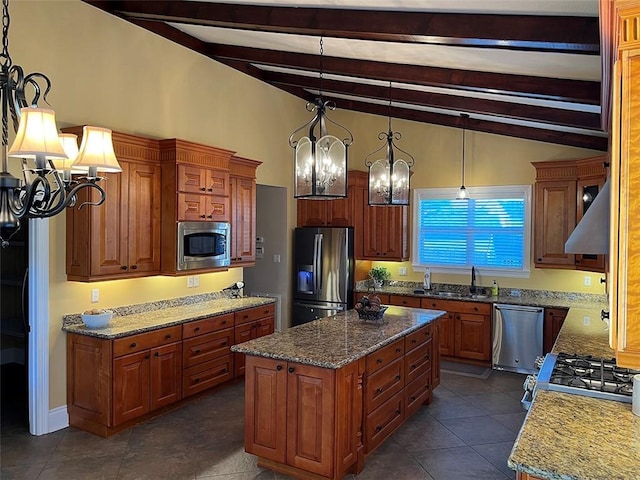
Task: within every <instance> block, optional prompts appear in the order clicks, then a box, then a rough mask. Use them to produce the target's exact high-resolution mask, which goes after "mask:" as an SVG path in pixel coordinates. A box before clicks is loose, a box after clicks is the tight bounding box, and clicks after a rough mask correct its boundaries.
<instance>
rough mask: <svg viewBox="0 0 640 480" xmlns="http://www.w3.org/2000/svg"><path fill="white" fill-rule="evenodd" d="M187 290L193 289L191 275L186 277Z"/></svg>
mask: <svg viewBox="0 0 640 480" xmlns="http://www.w3.org/2000/svg"><path fill="white" fill-rule="evenodd" d="M187 288H193V277H192V276H191V275H189V276H188V277H187Z"/></svg>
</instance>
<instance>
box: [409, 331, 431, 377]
mask: <svg viewBox="0 0 640 480" xmlns="http://www.w3.org/2000/svg"><path fill="white" fill-rule="evenodd" d="M430 369H431V341H429V342H427V343H425V344H423V345H421V346H420V348H416V349H414V350H411V351H410V352H409V353H407V354H406V355H405V357H404V371H405V376H406V378H405V384H408V383H410V382H413V381H414V380H415V379H416V378H418V377H419V376H420V375H422V374H423V373H424V372H425V371H426V370H430Z"/></svg>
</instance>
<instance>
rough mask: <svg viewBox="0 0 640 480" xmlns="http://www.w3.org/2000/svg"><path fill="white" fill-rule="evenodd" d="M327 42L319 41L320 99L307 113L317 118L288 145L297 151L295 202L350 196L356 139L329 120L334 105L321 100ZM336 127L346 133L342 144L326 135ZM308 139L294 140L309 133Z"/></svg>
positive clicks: (304, 137)
mask: <svg viewBox="0 0 640 480" xmlns="http://www.w3.org/2000/svg"><path fill="white" fill-rule="evenodd" d="M323 53H324V41H323V38H322V37H320V89H319V95H318V97H317V98H316V99H315V100H314V101H313V102H309V103H307V106H306V108H307V111H308V112H315V115H314V117H313V118H312V119H311V120H310V121H309V122H307V123H305V124H304V125H303V126H301V127H300V128H298V129H297V130H295V131H294V132H293V133H292V134H291V135H290V136H289V145H290V146H291V148H293V149H294V159H295V163H294V166H295V171H294V186H293V196H294V197H295V198H309V199H331V198H343V197H346V196H347V149H348V148H349V146H350V145H351V144H352V143H353V135H352V134H351V132H350V131H349V130H348V129H346V128H345V127H343V126H342V125H340V124H338V123H336V122H334V121H332V120H330V119H329V117H327V110H335V109H336V105H335V103H334V102H332V101H330V100H328V101H324V100H323V99H322V73H323V72H322V55H323ZM329 124H331V125H334V126H336V127H338V128H340V129H342V130H343V131H344V132H346V138H344V139H343V140H340V139H339V138H338V137H336V136H334V135H331V134H329V133H328V131H327V127H328V125H329ZM307 128H308V135H307V136H303V137H301V138H295V137H296V134H298V133H299V132H301V131H306V129H307Z"/></svg>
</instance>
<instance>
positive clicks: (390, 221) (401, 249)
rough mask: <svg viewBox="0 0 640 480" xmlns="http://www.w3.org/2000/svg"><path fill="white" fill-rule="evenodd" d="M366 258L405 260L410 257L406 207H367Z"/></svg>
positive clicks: (365, 218)
mask: <svg viewBox="0 0 640 480" xmlns="http://www.w3.org/2000/svg"><path fill="white" fill-rule="evenodd" d="M364 211H365V215H364V246H363V250H364V251H363V255H364V257H365V258H370V259H376V260H403V259H406V258H407V257H408V253H409V251H408V243H407V223H406V216H407V209H406V207H401V206H393V207H372V206H365V209H364Z"/></svg>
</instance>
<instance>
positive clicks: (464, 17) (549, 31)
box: [85, 0, 600, 55]
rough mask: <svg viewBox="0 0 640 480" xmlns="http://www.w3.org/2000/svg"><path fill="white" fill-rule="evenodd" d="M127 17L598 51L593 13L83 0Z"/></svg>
mask: <svg viewBox="0 0 640 480" xmlns="http://www.w3.org/2000/svg"><path fill="white" fill-rule="evenodd" d="M85 1H86V2H87V3H90V4H92V5H95V6H97V7H99V8H102V9H104V10H106V11H111V12H114V13H117V14H118V15H120V16H123V17H128V18H131V19H143V20H155V21H168V22H182V23H189V24H192V25H207V26H215V27H222V28H238V29H244V30H258V31H265V32H278V33H290V34H301V35H316V36H320V35H323V36H326V37H337V38H350V39H361V40H372V39H373V40H380V41H390V42H406V43H423V44H436V45H453V46H462V47H476V48H478V47H479V48H497V49H508V50H534V51H544V52H557V53H581V54H589V55H597V54H598V53H599V51H600V33H599V25H598V18H597V17H570V16H552V15H496V14H468V13H443V12H415V11H414V12H408V11H384V10H364V9H341V8H306V7H286V6H282V7H273V6H262V5H234V4H227V3H214V2H203V1H200V2H196V1H190V2H168V1H164V2H150V1H148V0H145V1H133V0H129V1H104V0H102V1H101V0H85Z"/></svg>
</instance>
